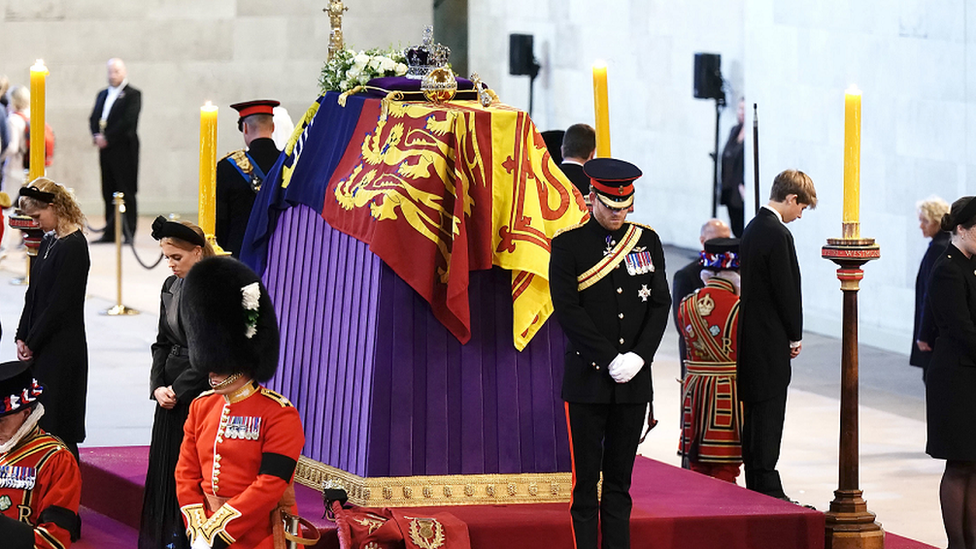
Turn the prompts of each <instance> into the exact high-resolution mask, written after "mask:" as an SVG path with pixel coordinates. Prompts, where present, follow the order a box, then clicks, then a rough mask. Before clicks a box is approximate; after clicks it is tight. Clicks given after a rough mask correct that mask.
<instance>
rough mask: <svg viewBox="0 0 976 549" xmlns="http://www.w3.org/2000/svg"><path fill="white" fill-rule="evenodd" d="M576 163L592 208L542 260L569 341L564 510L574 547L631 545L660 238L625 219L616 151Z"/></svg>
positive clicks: (661, 302) (661, 273)
mask: <svg viewBox="0 0 976 549" xmlns="http://www.w3.org/2000/svg"><path fill="white" fill-rule="evenodd" d="M583 169H584V170H585V172H586V175H587V177H589V178H590V179H591V180H592V190H591V191H590V192H589V193H588V194H589V196H590V200H591V202H592V204H593V216H592V217H590V219H589V221H587V222H586V223H584V224H582V225H578V226H576V227H572V228H569V229H567V230H564V231H562V232H561V233H559V234H557V235H556V236H555V237H554V238H553V239H552V257H551V258H550V261H549V284H550V291H551V293H552V304H553V309H554V313H555V316H556V319H557V320H558V321H559V324H560V326H562V328H563V331H564V332H565V333H566V337H567V339H568V341H569V344H568V346H567V348H566V357H565V359H566V361H565V370H564V372H565V373H564V375H563V386H562V398H563V400H565V401H566V419H567V423H568V424H569V425H568V427H569V434H570V447H571V450H572V456H573V503H572V506H571V507H570V515H571V517H572V521H573V523H572V525H573V535H574V540H575V543H574V547H575V549H597V539H598V536H599V533H602V536H603V544H602V547H603V548H604V549H628V548H629V547H630V513H631V508H632V506H633V503H632V501H631V498H630V483H631V476H632V473H633V469H634V458H635V457H636V455H637V445H638V443H639V441H640V436H641V429H642V427H643V426H644V418H645V412H646V410H647V405H648V403H649V402H650V401H651V397H652V393H653V391H652V388H651V363H652V362H653V360H654V354H655V352H657V348H658V346H659V345H660V344H661V336H662V335H663V334H664V329H665V327H666V326H667V323H668V310H669V306H670V305H671V294H670V293H669V292H668V281H667V277H666V275H665V269H664V249H663V248H662V247H661V239H660V238H659V237H658V235H657V233H655V232H654V230H653V229H651V228H650V227H646V226H643V225H638V224H636V223H628V222H627V221H626V218H627V211H628V210H629V208H630V206H631V204H633V202H634V180H635V179H637V178H638V177H640V175H641V171H640V170H639V169H638V168H637V166H634V165H633V164H630V163H628V162H624V161H622V160H615V159H613V158H595V159H593V160H590V161H589V162H587V163H586V165H585V166H584V167H583ZM601 472H602V473H603V492H602V499H598V498H597V482H598V481H599V480H600V473H601Z"/></svg>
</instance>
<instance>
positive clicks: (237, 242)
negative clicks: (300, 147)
mask: <svg viewBox="0 0 976 549" xmlns="http://www.w3.org/2000/svg"><path fill="white" fill-rule="evenodd" d="M278 105H280V103H279V102H277V101H275V100H273V99H259V100H256V101H246V102H244V103H235V104H233V105H231V108H232V109H234V110H236V111H237V112H238V114H239V117H238V119H237V129H238V130H240V131H241V133H242V134H243V136H244V145H245V148H243V149H240V150H237V151H234V152H232V153H230V154H228V155H227V156H225V157H223V158H222V159H220V162H218V163H217V217H216V227H215V231H214V232H215V233H216V234H215V235H214V236H215V237H216V238H217V244H220V247H221V248H223V249H224V251H226V252H230V253H231V255H233V256H234V257H235V258H237V257H240V253H241V245H242V244H243V242H244V232H245V231H247V221H248V219H249V218H250V217H251V208H252V207H253V206H254V197H255V196H256V195H257V192H258V191H259V190H261V184H262V183H263V182H264V179H265V177H266V176H267V174H268V171H269V170H270V169H271V167H272V166H274V163H275V162H276V161H277V160H278V155H279V154H281V151H279V150H278V147H277V146H275V142H274V140H273V139H271V134H273V133H274V120H273V118H274V108H275V107H277V106H278Z"/></svg>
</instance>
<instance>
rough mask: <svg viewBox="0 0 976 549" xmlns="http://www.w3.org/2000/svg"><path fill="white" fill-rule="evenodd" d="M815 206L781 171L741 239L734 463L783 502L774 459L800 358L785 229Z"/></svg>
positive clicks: (804, 178) (813, 196)
mask: <svg viewBox="0 0 976 549" xmlns="http://www.w3.org/2000/svg"><path fill="white" fill-rule="evenodd" d="M816 205H817V190H816V189H815V188H814V186H813V180H812V179H810V177H809V176H808V175H806V174H805V173H803V172H801V171H798V170H786V171H784V172H782V173H780V174H779V175H777V176H776V179H775V180H773V188H772V189H771V190H770V193H769V202H768V203H767V204H766V205H764V206H763V207H762V208H760V209H759V212H757V213H756V217H755V218H753V220H752V221H750V222H749V225H748V226H747V227H746V229H745V231H744V232H743V235H742V244H741V246H740V252H741V253H740V262H741V266H742V267H741V277H742V290H741V291H742V294H741V301H740V306H739V345H738V348H737V353H738V355H737V360H736V362H737V366H736V371H737V381H738V389H739V399H740V400H741V401H742V402H743V403H744V408H745V418H744V421H743V427H742V458H743V462H744V464H745V473H746V474H745V477H746V487H747V488H749V489H750V490H754V491H756V492H760V493H763V494H767V495H770V496H773V497H776V498H780V499H784V500H787V501H789V498H788V497H787V496H786V494H785V493H784V492H783V484H782V482H781V481H780V477H779V472H778V471H777V470H776V462H777V461H779V451H780V443H781V442H782V438H783V422H784V420H785V419H786V392H787V388H788V387H789V384H790V376H791V373H792V372H791V369H790V360H791V359H793V358H796V357H797V356H798V355H799V354H800V350H801V348H802V345H801V340H802V338H803V305H802V302H801V296H800V266H799V264H798V263H797V260H796V248H795V247H794V245H793V235H792V234H790V230H789V229H787V228H786V224H787V223H790V222H792V221H794V220H796V219H799V218H800V217H801V216H802V215H803V210H805V209H806V208H808V207H809V208H814V207H816Z"/></svg>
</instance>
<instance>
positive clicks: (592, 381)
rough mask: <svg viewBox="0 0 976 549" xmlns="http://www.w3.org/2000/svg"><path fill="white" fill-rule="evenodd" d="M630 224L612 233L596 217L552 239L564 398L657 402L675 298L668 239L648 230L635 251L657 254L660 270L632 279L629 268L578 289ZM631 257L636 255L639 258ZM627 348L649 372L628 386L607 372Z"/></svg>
mask: <svg viewBox="0 0 976 549" xmlns="http://www.w3.org/2000/svg"><path fill="white" fill-rule="evenodd" d="M629 225H630V223H625V224H624V226H623V227H622V228H621V229H619V230H617V231H615V232H613V233H610V232H608V231H607V230H606V229H604V228H603V227H601V226H600V224H599V223H598V222H597V221H596V219H595V218H591V219H590V221H588V222H587V223H585V224H584V225H581V226H579V227H577V228H575V229H572V230H569V231H567V232H564V233H562V234H559V235H558V236H556V237H555V238H554V239H553V240H552V257H551V259H550V262H549V285H550V290H551V292H552V303H553V308H554V312H555V316H556V319H557V320H558V321H559V324H560V325H561V326H562V328H563V331H564V332H565V333H566V337H567V338H568V339H569V345H568V346H567V348H566V357H565V374H564V376H563V388H562V398H563V400H566V401H567V402H578V403H610V402H615V403H641V402H650V400H651V398H652V396H653V391H652V388H651V362H653V360H654V353H655V352H657V348H658V345H660V343H661V337H662V336H663V335H664V329H665V327H666V326H667V322H668V308H669V306H670V305H671V294H670V293H669V292H668V281H667V277H666V275H665V266H664V249H663V248H662V247H661V240H660V238H659V237H658V235H657V233H655V232H654V231H653V230H652V229H650V228H649V227H642V230H643V233H642V234H641V237H640V240H639V241H638V243H637V248H635V249H634V250H633V252H637V251H639V249H640V248H642V249H643V250H644V251H647V252H649V253H650V254H651V257H652V261H653V263H654V272H650V273H645V274H638V275H634V276H631V275H629V274H628V271H627V268H626V267H625V265H624V264H623V263H621V264H620V265H619V267H618V268H616V269H614V270H613V271H612V272H611V273H610V274H608V275H606V276H605V277H604V278H602V279H601V280H600V281H599V282H597V283H596V284H594V285H592V286H590V287H589V288H586V289H584V290H583V291H579V290H578V282H577V277H578V276H579V275H580V274H582V273H584V272H586V271H587V270H588V269H590V268H591V267H593V266H594V265H596V264H597V263H598V262H599V261H600V260H601V259H602V258H603V256H604V253H603V252H604V251H605V250H606V249H607V244H608V240H607V238H608V237H610V239H611V240H612V241H613V243H614V244H615V243H616V242H617V241H619V240H620V238H621V237H623V235H624V234H625V232H626V231H627V228H628V226H629ZM633 252H632V253H633ZM628 351H633V352H634V353H636V354H638V355H640V357H641V358H643V359H644V367H643V368H642V369H641V370H640V372H638V374H637V375H636V376H634V378H633V379H631V380H630V381H629V382H627V383H622V384H618V383H616V382H614V381H613V379H612V378H611V377H610V374H609V373H608V372H607V366H608V365H609V364H610V362H611V361H612V360H613V359H614V358H616V356H617V354H623V353H626V352H628Z"/></svg>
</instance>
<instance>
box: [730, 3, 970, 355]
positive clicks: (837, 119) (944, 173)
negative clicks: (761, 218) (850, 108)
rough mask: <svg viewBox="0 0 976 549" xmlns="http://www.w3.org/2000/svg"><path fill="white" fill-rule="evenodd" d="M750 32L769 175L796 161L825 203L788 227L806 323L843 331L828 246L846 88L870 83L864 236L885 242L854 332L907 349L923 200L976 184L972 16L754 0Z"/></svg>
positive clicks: (750, 77) (750, 67) (944, 8)
mask: <svg viewBox="0 0 976 549" xmlns="http://www.w3.org/2000/svg"><path fill="white" fill-rule="evenodd" d="M745 28H746V31H747V32H746V33H745V36H746V42H745V75H746V81H747V83H748V87H749V90H750V92H751V95H752V97H753V98H755V100H756V101H758V102H759V104H760V108H761V113H760V124H761V126H762V143H761V144H760V150H761V152H762V162H761V165H760V170H761V173H762V176H763V180H764V184H767V185H768V183H766V182H767V181H771V177H772V176H774V175H775V173H776V172H778V171H780V170H782V169H784V168H787V167H797V168H800V169H802V170H804V171H806V172H807V173H809V174H810V175H811V176H812V177H813V179H814V181H815V182H816V185H817V190H818V195H819V198H820V202H821V204H820V207H818V208H817V209H816V210H815V211H813V212H810V213H808V214H806V215H804V218H803V219H802V220H800V221H799V222H797V223H795V224H792V225H791V229H792V230H793V234H794V236H795V237H796V243H797V249H798V255H799V259H800V263H801V268H802V269H803V292H804V310H805V313H806V315H805V320H806V325H807V327H808V328H809V329H811V330H814V331H820V332H824V333H830V334H833V335H838V334H839V333H840V317H841V293H840V291H839V287H838V283H837V281H836V276H835V267H834V264H833V263H831V262H828V261H825V260H823V259H821V258H820V246H822V245H823V244H824V243H825V240H826V239H827V238H828V237H837V236H840V229H841V227H840V223H841V210H842V187H843V141H844V90H845V89H846V88H847V87H848V86H850V85H851V84H856V85H857V86H858V88H860V89H861V90H862V91H863V106H862V109H863V110H862V118H863V126H862V143H861V155H862V157H861V221H862V226H861V233H862V235H864V236H867V237H873V238H876V239H877V241H878V243H879V244H880V245H881V257H882V258H881V259H880V260H878V261H873V262H871V263H870V264H868V265H867V266H866V268H865V279H864V281H863V282H862V284H861V288H862V289H861V291H860V295H859V299H860V302H859V305H860V336H861V341H863V342H865V343H870V344H874V345H879V346H883V347H886V348H889V349H892V350H894V351H899V352H903V353H907V352H908V350H909V349H910V346H911V335H912V333H911V332H912V314H913V307H914V282H915V275H916V272H917V270H918V264H919V261H920V260H921V257H922V254H923V253H924V252H925V249H926V246H927V240H925V239H923V237H922V235H921V231H919V229H918V221H917V219H916V212H915V204H916V202H917V201H919V200H921V199H924V198H926V197H928V196H929V195H932V194H937V195H940V196H942V197H943V198H945V199H946V200H948V201H949V202H952V201H953V200H954V199H956V198H958V197H959V196H961V195H964V194H967V193H968V194H972V192H973V183H974V176H976V142H973V141H970V139H969V138H970V137H972V136H973V133H974V129H976V125H974V123H976V118H974V116H976V109H974V108H973V107H974V106H976V104H974V102H976V88H974V89H973V90H969V84H970V83H972V82H973V79H974V78H976V73H974V71H973V69H974V67H976V55H974V54H976V12H974V11H973V9H972V8H971V6H970V9H968V11H967V6H966V0H951V1H947V2H940V3H935V4H934V3H930V2H923V1H921V0H917V1H908V2H880V1H878V2H850V3H837V2H820V3H816V2H814V3H808V2H795V1H787V0H747V1H746V20H745ZM747 154H748V153H747ZM766 188H768V187H766Z"/></svg>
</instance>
